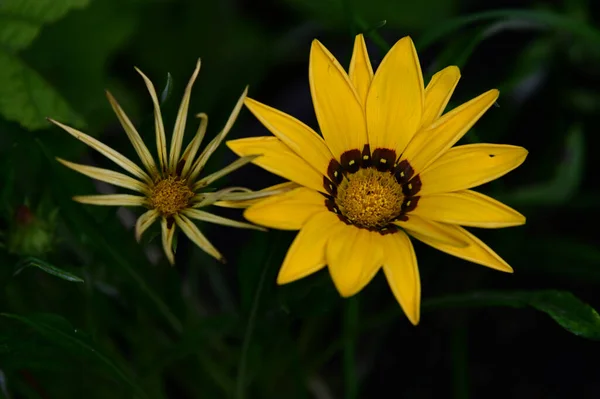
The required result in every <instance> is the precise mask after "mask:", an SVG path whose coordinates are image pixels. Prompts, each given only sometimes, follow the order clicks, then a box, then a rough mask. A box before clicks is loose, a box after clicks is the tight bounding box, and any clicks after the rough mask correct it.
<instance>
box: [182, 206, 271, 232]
mask: <svg viewBox="0 0 600 399" xmlns="http://www.w3.org/2000/svg"><path fill="white" fill-rule="evenodd" d="M182 213H183V214H184V215H185V216H187V217H189V218H190V219H196V220H201V221H203V222H208V223H216V224H220V225H223V226H230V227H237V228H240V229H252V230H260V231H267V229H264V228H262V227H260V226H255V225H253V224H250V223H244V222H238V221H237V220H233V219H229V218H225V217H223V216H218V215H213V214H212V213H208V212H204V211H201V210H199V209H184V210H183V212H182Z"/></svg>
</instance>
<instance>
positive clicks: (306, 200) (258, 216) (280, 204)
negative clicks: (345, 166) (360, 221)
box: [244, 187, 327, 230]
mask: <svg viewBox="0 0 600 399" xmlns="http://www.w3.org/2000/svg"><path fill="white" fill-rule="evenodd" d="M326 209H327V208H326V207H325V198H324V197H323V195H321V194H320V193H318V192H317V191H315V190H311V189H309V188H306V187H300V188H296V189H294V190H291V191H288V192H286V193H283V194H279V195H274V196H271V197H269V198H266V199H263V200H261V201H259V202H257V203H256V204H254V205H252V206H251V207H250V208H248V209H246V210H245V211H244V217H245V218H246V219H248V220H249V221H251V222H252V223H256V224H260V225H262V226H267V227H270V228H273V229H280V230H299V229H301V228H302V226H304V224H305V223H306V222H307V221H308V220H309V219H310V217H312V216H313V215H314V214H316V213H318V212H321V211H323V210H326Z"/></svg>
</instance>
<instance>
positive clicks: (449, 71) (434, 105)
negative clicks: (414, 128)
mask: <svg viewBox="0 0 600 399" xmlns="http://www.w3.org/2000/svg"><path fill="white" fill-rule="evenodd" d="M459 79H460V70H459V69H458V67H456V66H453V65H452V66H449V67H446V68H444V69H442V70H441V71H439V72H438V73H436V74H435V75H433V76H432V77H431V81H430V82H429V84H428V85H427V87H426V88H425V109H424V110H423V118H422V121H421V127H423V128H427V127H428V126H429V125H431V124H432V123H433V122H434V121H435V120H436V119H438V118H439V117H440V115H442V113H443V112H444V109H446V105H448V101H450V97H452V93H453V92H454V89H455V88H456V85H457V84H458V80H459Z"/></svg>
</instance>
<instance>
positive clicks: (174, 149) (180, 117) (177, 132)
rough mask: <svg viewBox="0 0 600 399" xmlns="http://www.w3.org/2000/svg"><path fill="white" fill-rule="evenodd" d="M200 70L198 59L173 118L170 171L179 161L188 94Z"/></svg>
mask: <svg viewBox="0 0 600 399" xmlns="http://www.w3.org/2000/svg"><path fill="white" fill-rule="evenodd" d="M199 72H200V59H198V61H197V62H196V68H195V69H194V72H193V73H192V77H191V78H190V81H189V82H188V84H187V87H186V88H185V92H184V94H183V98H182V99H181V105H180V106H179V111H178V112H177V119H176V120H175V127H174V128H173V137H172V138H171V151H169V170H170V171H171V173H175V170H176V168H177V163H178V162H179V156H180V155H181V146H182V144H183V134H184V133H185V124H186V120H187V114H188V108H189V106H190V96H191V95H192V87H193V86H194V82H195V81H196V78H197V77H198V73H199Z"/></svg>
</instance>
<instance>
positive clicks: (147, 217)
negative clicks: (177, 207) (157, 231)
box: [135, 209, 159, 242]
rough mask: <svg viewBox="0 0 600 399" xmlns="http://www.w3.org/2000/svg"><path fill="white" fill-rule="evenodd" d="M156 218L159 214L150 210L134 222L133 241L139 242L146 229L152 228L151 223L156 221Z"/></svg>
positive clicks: (154, 210)
mask: <svg viewBox="0 0 600 399" xmlns="http://www.w3.org/2000/svg"><path fill="white" fill-rule="evenodd" d="M158 216H159V213H158V211H157V210H156V209H150V210H149V211H146V212H144V213H143V214H142V216H140V217H139V218H138V219H137V221H136V222H135V239H136V240H137V242H140V240H141V239H142V234H144V232H145V231H146V230H148V227H150V226H152V223H154V222H155V221H156V219H157V218H158Z"/></svg>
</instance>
